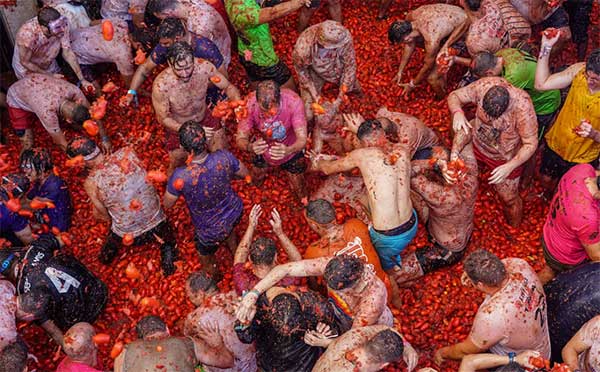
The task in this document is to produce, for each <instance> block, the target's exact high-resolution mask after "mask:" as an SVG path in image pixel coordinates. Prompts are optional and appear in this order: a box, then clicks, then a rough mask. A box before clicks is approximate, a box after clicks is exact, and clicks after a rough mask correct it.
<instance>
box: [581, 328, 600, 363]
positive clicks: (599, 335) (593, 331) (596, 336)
mask: <svg viewBox="0 0 600 372" xmlns="http://www.w3.org/2000/svg"><path fill="white" fill-rule="evenodd" d="M579 334H580V335H581V341H582V342H583V343H584V344H585V345H586V346H588V347H589V349H587V350H586V351H584V352H583V353H581V354H579V368H581V370H582V371H585V372H595V371H600V316H597V317H595V318H592V319H591V320H589V321H588V322H587V323H585V324H584V325H583V327H581V329H580V330H579Z"/></svg>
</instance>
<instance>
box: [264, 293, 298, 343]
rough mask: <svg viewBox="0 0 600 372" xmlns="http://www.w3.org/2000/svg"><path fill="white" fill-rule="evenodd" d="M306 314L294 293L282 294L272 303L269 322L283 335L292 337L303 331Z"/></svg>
mask: <svg viewBox="0 0 600 372" xmlns="http://www.w3.org/2000/svg"><path fill="white" fill-rule="evenodd" d="M303 319H304V314H303V311H302V306H301V305H300V302H299V301H298V298H297V297H296V296H294V295H293V294H292V293H282V294H279V295H277V296H275V298H273V300H272V301H271V306H270V307H269V320H270V321H271V326H272V327H273V328H274V329H275V330H276V331H277V332H278V333H279V334H281V335H284V336H292V335H294V334H297V333H299V332H301V333H304V330H303V329H302V328H303V327H302V324H303Z"/></svg>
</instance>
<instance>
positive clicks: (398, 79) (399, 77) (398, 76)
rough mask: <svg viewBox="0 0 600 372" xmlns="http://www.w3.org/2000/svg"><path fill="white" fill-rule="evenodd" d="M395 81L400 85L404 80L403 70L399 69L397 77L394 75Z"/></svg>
mask: <svg viewBox="0 0 600 372" xmlns="http://www.w3.org/2000/svg"><path fill="white" fill-rule="evenodd" d="M392 81H393V82H394V83H396V84H398V85H400V84H401V82H402V71H398V73H397V74H396V77H394V80H392Z"/></svg>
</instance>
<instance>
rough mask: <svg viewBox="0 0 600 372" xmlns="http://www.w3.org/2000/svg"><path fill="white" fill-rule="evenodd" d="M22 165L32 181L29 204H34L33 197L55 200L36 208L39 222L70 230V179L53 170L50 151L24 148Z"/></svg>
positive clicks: (42, 200)
mask: <svg viewBox="0 0 600 372" xmlns="http://www.w3.org/2000/svg"><path fill="white" fill-rule="evenodd" d="M20 168H21V170H22V171H23V173H25V174H26V175H27V177H28V178H29V180H30V181H31V184H32V187H31V190H30V191H29V192H28V193H27V199H28V202H27V204H29V205H31V201H32V200H34V199H35V200H37V201H41V202H43V203H48V202H50V203H52V204H51V205H50V207H48V206H46V207H45V208H42V209H34V210H33V213H34V215H35V218H36V222H37V223H39V224H46V225H47V226H48V227H49V228H50V229H52V228H54V227H56V228H57V229H58V230H60V231H66V230H68V229H69V227H70V226H71V215H72V214H73V202H72V201H71V194H70V193H69V188H68V187H67V183H66V182H65V181H64V180H63V179H62V178H60V177H59V176H57V175H56V174H55V173H54V163H53V162H52V157H51V155H50V151H48V150H47V149H44V148H39V147H36V148H33V149H30V150H25V151H23V152H22V153H21V159H20ZM45 216H46V217H45Z"/></svg>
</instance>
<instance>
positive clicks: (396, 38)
mask: <svg viewBox="0 0 600 372" xmlns="http://www.w3.org/2000/svg"><path fill="white" fill-rule="evenodd" d="M468 26H469V20H468V18H467V15H466V14H465V12H464V11H463V10H462V9H461V8H460V7H458V6H455V5H449V4H428V5H422V6H420V7H418V8H417V9H414V10H412V11H410V12H409V13H408V14H407V15H406V18H405V20H404V21H402V22H401V21H395V22H394V23H392V24H391V25H390V28H389V29H388V39H389V40H390V42H391V43H403V44H404V50H403V52H402V59H401V61H400V68H399V69H398V74H397V75H396V77H395V78H394V81H395V82H396V83H398V85H400V86H402V87H403V88H404V96H408V94H409V93H410V92H411V91H412V90H413V89H414V88H415V87H416V86H417V85H419V84H420V83H421V82H422V81H423V80H424V79H427V81H428V82H429V84H431V87H432V88H433V90H434V91H435V92H436V94H437V95H438V97H442V96H443V95H444V94H445V93H446V78H445V76H442V75H440V74H439V73H438V71H437V68H436V56H437V55H438V52H439V51H440V50H447V49H448V47H450V46H451V45H452V44H454V43H455V42H457V41H458V40H459V39H460V38H461V37H462V35H463V33H464V32H465V31H466V30H467V27H468ZM417 43H419V44H420V43H422V44H423V45H424V48H425V61H424V63H423V66H422V67H421V70H420V71H419V73H418V74H417V77H416V78H415V79H414V80H412V79H411V80H410V81H409V83H408V84H402V83H401V81H402V74H403V72H404V69H405V68H406V66H407V65H408V62H409V61H410V57H411V56H412V54H413V52H414V51H415V47H416V46H417Z"/></svg>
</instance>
